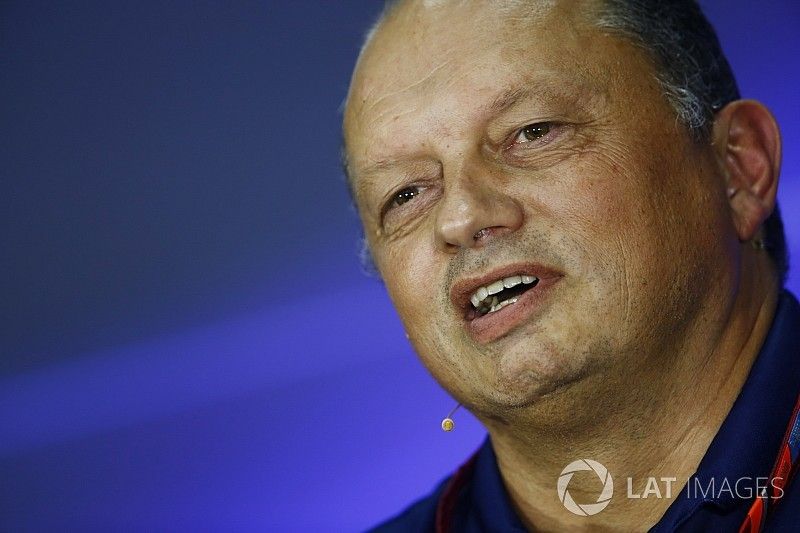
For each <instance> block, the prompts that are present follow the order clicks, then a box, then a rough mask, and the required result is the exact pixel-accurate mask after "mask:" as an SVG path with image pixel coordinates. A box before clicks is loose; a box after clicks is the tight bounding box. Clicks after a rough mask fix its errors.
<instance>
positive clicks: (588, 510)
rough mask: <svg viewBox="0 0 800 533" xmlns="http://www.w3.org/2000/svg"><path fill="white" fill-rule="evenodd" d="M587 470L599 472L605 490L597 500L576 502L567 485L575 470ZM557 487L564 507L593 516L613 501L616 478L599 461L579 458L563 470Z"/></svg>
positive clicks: (579, 513) (580, 513)
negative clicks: (613, 478) (593, 501)
mask: <svg viewBox="0 0 800 533" xmlns="http://www.w3.org/2000/svg"><path fill="white" fill-rule="evenodd" d="M586 470H591V471H593V472H594V473H595V474H597V477H598V478H600V481H601V482H602V483H603V491H602V492H601V493H600V496H598V497H597V502H595V503H584V504H578V503H575V500H573V499H572V496H570V494H569V491H568V490H567V486H568V485H569V482H570V481H571V480H572V476H573V474H575V472H581V471H586ZM557 489H558V499H559V500H561V503H562V504H564V507H566V508H567V510H568V511H569V512H571V513H574V514H576V515H579V516H592V515H595V514H597V513H599V512H600V511H602V510H603V509H605V508H606V507H607V506H608V504H609V503H610V502H611V497H612V496H613V495H614V480H612V479H611V474H609V473H608V469H607V468H606V467H605V466H603V465H601V464H600V463H598V462H597V461H593V460H591V459H579V460H577V461H573V462H571V463H570V464H568V465H567V466H565V467H564V470H562V471H561V475H560V476H558V485H557Z"/></svg>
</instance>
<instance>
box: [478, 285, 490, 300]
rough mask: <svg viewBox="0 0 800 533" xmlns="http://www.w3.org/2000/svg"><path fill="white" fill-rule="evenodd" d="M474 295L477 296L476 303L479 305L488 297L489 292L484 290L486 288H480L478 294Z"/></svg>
mask: <svg viewBox="0 0 800 533" xmlns="http://www.w3.org/2000/svg"><path fill="white" fill-rule="evenodd" d="M475 295H477V296H478V303H481V302H482V301H483V300H485V299H486V297H487V296H489V291H488V290H486V287H481V288H480V289H478V292H476V293H475Z"/></svg>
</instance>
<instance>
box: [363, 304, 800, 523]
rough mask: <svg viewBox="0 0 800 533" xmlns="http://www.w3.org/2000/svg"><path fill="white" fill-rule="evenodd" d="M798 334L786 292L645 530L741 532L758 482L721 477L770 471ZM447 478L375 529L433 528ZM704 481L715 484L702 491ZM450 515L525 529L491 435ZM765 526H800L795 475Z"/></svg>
mask: <svg viewBox="0 0 800 533" xmlns="http://www.w3.org/2000/svg"><path fill="white" fill-rule="evenodd" d="M798 334H800V304H798V302H797V299H795V297H794V296H793V295H792V294H791V293H789V292H787V291H783V292H782V294H781V297H780V300H779V302H778V307H777V310H776V314H775V318H774V319H773V323H772V326H771V328H770V331H769V334H768V335H767V338H766V340H765V342H764V346H763V347H762V348H761V351H760V353H759V355H758V357H757V358H756V360H755V362H754V363H753V367H752V368H751V370H750V374H749V375H748V377H747V380H746V381H745V383H744V385H743V386H742V390H741V391H740V393H739V396H738V397H737V398H736V401H735V402H734V404H733V406H732V408H731V411H730V412H729V413H728V416H727V417H726V418H725V421H724V422H723V423H722V426H721V427H720V429H719V432H718V433H717V435H716V436H715V437H714V439H713V440H712V441H711V445H710V446H709V447H708V450H707V451H706V454H705V456H704V457H703V459H702V460H701V461H700V464H699V466H698V467H697V471H696V472H695V473H694V475H693V476H692V477H691V478H689V480H688V483H686V485H685V486H683V487H681V488H680V491H679V492H676V491H678V488H679V486H680V485H681V484H682V483H679V482H676V483H675V484H674V485H673V494H674V496H675V499H674V500H673V502H672V504H671V505H670V507H669V508H668V509H667V511H666V513H664V516H663V517H662V518H661V520H659V521H658V523H657V524H656V525H655V526H654V527H653V528H652V529H651V530H650V531H652V532H656V533H663V532H672V531H681V532H690V531H721V532H725V531H733V532H736V531H738V530H739V527H740V525H741V524H742V522H743V520H744V518H745V516H746V515H747V512H748V510H749V509H750V506H751V504H752V503H753V498H752V497H747V496H748V495H749V494H748V490H747V487H755V481H753V483H749V482H743V483H742V485H741V490H720V489H721V488H722V486H723V485H722V481H720V480H728V482H729V483H730V487H731V488H734V483H735V482H736V481H737V480H740V479H744V478H749V479H752V480H755V479H756V478H767V477H768V476H769V475H770V472H771V471H772V467H773V465H774V463H775V459H776V457H777V455H778V451H779V450H780V447H781V442H782V440H783V436H784V433H785V432H786V428H787V425H788V424H789V421H790V418H791V415H792V412H793V409H794V406H795V403H796V402H797V399H798V396H799V395H800V342H798V340H797V337H795V335H798ZM447 483H448V479H445V480H444V481H443V482H441V483H440V484H439V485H438V486H437V487H436V489H435V490H434V491H433V492H432V493H431V494H430V495H429V496H427V497H425V498H423V499H421V500H419V501H418V502H416V503H415V504H413V505H412V506H410V507H409V508H408V509H406V510H405V511H403V512H402V513H401V514H400V515H398V516H397V517H395V518H393V519H391V520H389V521H388V522H386V523H384V524H382V525H380V526H378V527H377V528H375V529H374V531H378V532H381V533H391V532H400V531H420V532H422V531H435V526H434V523H435V515H436V507H437V504H438V501H439V498H440V497H441V495H442V493H443V492H444V490H445V487H446V485H447ZM709 487H714V488H713V489H712V490H707V489H708V488H709ZM553 490H555V486H554V488H553ZM737 492H738V494H737ZM452 517H453V521H452V529H451V530H452V531H459V532H461V531H463V532H468V533H472V532H475V533H478V532H488V531H509V532H513V531H519V532H524V531H526V530H525V527H524V526H523V525H522V522H521V520H520V519H519V517H518V516H517V515H516V513H515V511H514V509H513V507H512V506H511V502H510V500H509V497H508V493H507V492H506V489H505V486H504V485H503V480H502V478H501V476H500V471H499V469H498V467H497V461H496V459H495V455H494V449H493V448H492V443H491V440H490V439H489V438H487V439H486V441H485V442H484V443H483V445H482V446H481V448H480V449H479V450H478V452H477V455H476V460H475V464H474V469H473V470H472V475H471V477H470V478H469V481H468V482H467V483H466V485H465V486H464V487H463V489H462V490H461V491H460V493H459V495H458V499H457V504H456V506H455V511H454V513H453V515H452ZM765 531H767V532H784V531H797V532H800V481H796V482H794V483H790V485H789V486H788V487H787V488H786V489H785V493H784V495H783V498H782V499H781V502H780V504H779V505H778V506H777V507H776V509H775V512H774V514H773V515H771V516H770V518H769V520H768V522H767V524H766V527H765Z"/></svg>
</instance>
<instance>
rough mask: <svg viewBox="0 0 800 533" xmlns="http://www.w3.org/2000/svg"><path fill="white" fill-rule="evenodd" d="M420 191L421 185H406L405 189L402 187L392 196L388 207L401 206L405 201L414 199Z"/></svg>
mask: <svg viewBox="0 0 800 533" xmlns="http://www.w3.org/2000/svg"><path fill="white" fill-rule="evenodd" d="M419 193H420V188H419V187H406V188H404V189H400V190H399V191H397V193H395V195H394V196H393V197H392V199H391V201H390V202H389V205H388V206H387V207H388V209H391V208H393V207H400V206H401V205H403V204H404V203H406V202H408V201H409V200H411V199H413V198H414V197H415V196H417V195H418V194H419Z"/></svg>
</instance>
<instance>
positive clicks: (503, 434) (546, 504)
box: [484, 257, 780, 531]
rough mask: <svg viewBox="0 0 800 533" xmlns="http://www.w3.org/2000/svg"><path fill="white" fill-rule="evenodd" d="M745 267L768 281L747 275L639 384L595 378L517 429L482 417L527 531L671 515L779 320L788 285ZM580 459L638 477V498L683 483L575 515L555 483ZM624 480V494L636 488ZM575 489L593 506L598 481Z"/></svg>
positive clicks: (639, 375) (642, 522) (625, 376)
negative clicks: (649, 486) (651, 487)
mask: <svg viewBox="0 0 800 533" xmlns="http://www.w3.org/2000/svg"><path fill="white" fill-rule="evenodd" d="M751 261H753V262H758V261H768V259H767V258H766V257H762V258H758V257H756V258H753V259H751ZM747 267H751V268H750V270H749V271H750V272H758V273H760V274H761V275H760V276H757V277H756V278H754V279H747V280H744V279H743V280H742V281H740V283H739V288H738V289H739V290H738V291H736V293H735V294H734V295H733V297H732V298H730V299H729V300H728V301H727V302H725V303H724V304H723V305H718V306H713V308H709V309H706V310H704V313H705V315H703V314H702V313H701V315H700V316H699V317H698V320H694V321H693V324H694V326H693V327H692V328H690V331H687V334H686V338H685V340H684V342H683V343H682V345H681V348H680V351H679V352H678V353H679V356H675V355H674V354H675V352H673V354H672V356H669V357H661V358H660V359H659V358H658V357H652V358H650V359H653V360H661V361H667V362H668V363H666V364H648V365H643V366H644V368H643V369H641V371H638V370H640V369H637V372H636V373H635V374H634V377H635V381H632V376H631V373H630V372H627V373H626V372H624V371H621V372H619V373H618V374H616V375H615V374H614V373H612V372H610V373H606V374H603V375H599V374H598V375H595V376H591V377H588V378H586V379H585V380H583V381H582V382H580V383H578V384H575V385H573V386H572V387H571V388H570V389H569V390H564V391H558V392H555V393H553V394H551V395H549V396H548V397H545V398H542V399H541V401H540V402H539V404H540V405H537V406H535V407H533V408H532V409H531V412H530V413H526V414H523V415H521V416H520V418H519V419H516V420H515V421H514V423H512V424H506V423H503V424H500V423H498V422H496V421H493V420H490V419H487V420H484V422H485V424H486V426H487V428H488V429H489V433H490V435H491V437H492V443H493V445H494V448H495V452H496V455H497V460H498V466H499V468H500V472H501V474H502V477H503V480H504V482H505V485H506V488H507V489H508V492H509V495H510V497H511V500H512V502H513V504H514V506H515V507H516V510H517V513H518V514H519V516H520V517H521V518H522V519H523V522H524V523H525V524H526V526H528V527H529V529H531V530H536V531H559V530H564V529H565V528H570V529H571V530H572V529H574V530H581V529H584V528H585V529H587V530H592V531H598V530H604V529H608V530H641V529H642V528H643V526H647V527H650V526H652V525H653V524H655V523H656V522H657V521H658V520H659V518H660V517H661V516H662V515H663V514H664V512H665V511H666V509H667V508H668V507H669V505H670V504H671V502H672V499H673V498H674V497H675V496H676V495H678V494H679V493H680V491H681V488H682V486H683V484H684V483H685V481H686V480H687V479H688V478H689V476H691V475H692V474H693V473H694V472H695V471H696V469H697V466H698V465H699V463H700V460H701V459H702V458H703V456H704V455H705V453H706V451H707V449H708V447H709V445H710V443H711V441H712V439H713V438H714V436H715V435H716V434H717V432H718V430H719V428H720V426H721V425H722V423H723V421H724V420H725V417H726V416H727V414H728V412H729V411H730V409H731V406H732V405H733V402H734V400H735V399H736V397H737V395H738V394H739V391H740V390H741V388H742V385H743V384H744V381H745V380H746V378H747V375H748V374H749V371H750V368H751V366H752V364H753V362H754V361H755V359H756V357H757V356H758V352H759V350H760V348H761V346H762V344H763V342H764V339H765V337H766V335H767V332H768V331H769V328H770V325H771V323H772V319H773V316H774V313H775V308H776V306H777V300H778V297H779V292H780V287H779V285H778V284H777V283H775V282H774V281H773V280H774V279H775V278H774V277H770V276H766V275H763V274H764V273H765V271H764V270H761V268H760V267H763V268H769V266H768V265H762V264H751V265H745V268H743V269H742V271H744V272H747V271H748V269H747ZM759 280H760V281H759ZM720 317H722V318H720ZM710 391H712V393H709V392H710ZM587 398H590V399H591V401H587V400H586V399H587ZM543 412H546V413H548V414H549V418H550V419H552V413H557V412H562V413H572V414H573V416H570V417H562V419H563V418H570V419H571V421H565V422H564V423H563V424H561V425H558V424H544V425H543V424H542V423H541V419H542V413H543ZM575 413H580V415H574V414H575ZM526 416H528V417H529V418H528V419H526V418H525V417H526ZM576 420H578V423H576ZM578 426H579V427H578ZM578 459H593V460H595V461H598V462H600V463H601V464H603V465H604V466H606V467H607V468H608V470H609V472H610V473H611V474H612V476H613V477H614V478H615V479H617V480H626V481H627V479H628V478H630V479H631V480H632V481H631V485H632V489H633V490H634V491H635V492H636V493H640V492H641V491H642V490H644V489H645V484H646V482H647V480H648V479H650V478H651V477H652V478H655V479H656V480H661V478H675V480H676V481H675V482H674V483H675V484H674V485H672V486H670V494H669V495H667V494H666V491H665V490H663V489H664V488H665V485H663V484H662V486H661V488H662V494H661V497H660V498H657V497H656V498H645V499H641V498H640V499H635V498H627V497H624V498H620V497H617V498H614V500H612V502H611V504H610V505H609V506H608V507H607V508H606V509H604V510H603V512H601V513H598V514H596V515H594V516H590V517H583V516H577V515H574V514H572V513H570V512H568V511H567V510H566V509H565V508H564V505H563V504H562V503H561V501H560V500H559V498H558V494H557V491H556V481H557V479H558V477H559V475H560V474H561V471H562V469H563V468H564V467H565V466H566V465H567V464H569V463H571V462H573V461H575V460H578ZM637 480H639V481H638V483H637ZM680 480H683V482H681V481H680ZM626 481H622V483H621V484H622V486H617V487H615V489H616V491H615V492H616V493H618V494H619V493H623V494H624V492H623V491H628V490H629V489H628V488H627V486H625V484H626ZM618 483H620V481H618ZM569 492H570V494H571V496H572V497H573V499H574V500H575V501H576V502H579V503H594V502H595V500H596V498H597V496H598V494H599V493H600V485H599V481H598V479H597V476H596V475H595V474H594V473H592V472H587V473H585V475H584V473H577V474H575V475H574V476H573V478H572V480H571V481H570V484H569Z"/></svg>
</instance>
